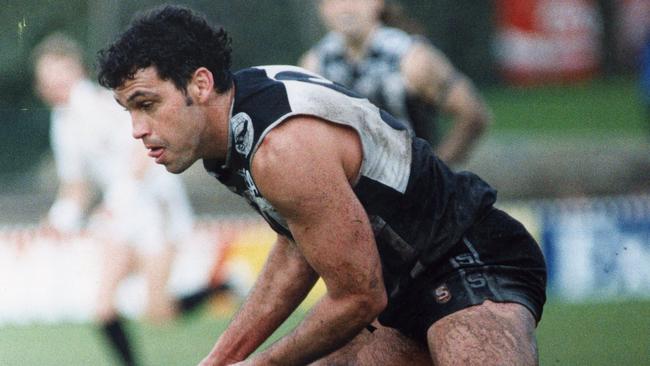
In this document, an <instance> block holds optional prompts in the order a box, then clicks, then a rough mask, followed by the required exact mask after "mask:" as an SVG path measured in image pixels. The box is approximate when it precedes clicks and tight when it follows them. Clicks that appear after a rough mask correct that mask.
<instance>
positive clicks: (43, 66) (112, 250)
mask: <svg viewBox="0 0 650 366" xmlns="http://www.w3.org/2000/svg"><path fill="white" fill-rule="evenodd" d="M34 67H35V73H36V89H37V91H38V94H39V95H40V96H41V98H42V99H43V101H45V102H46V103H47V104H48V105H49V106H50V107H51V108H52V114H51V117H52V118H51V123H52V124H51V145H52V149H53V152H54V157H55V161H56V169H57V174H58V178H59V188H58V194H57V197H56V200H55V202H54V204H53V205H52V206H51V208H50V210H49V213H48V215H47V218H46V220H45V226H46V227H47V228H48V229H49V231H50V232H52V233H55V234H56V235H63V236H64V235H71V234H75V233H78V232H79V231H81V230H82V228H83V229H87V231H88V232H89V233H90V234H91V235H94V236H95V237H97V238H99V239H100V240H101V243H102V249H103V252H102V259H103V260H102V266H103V268H102V270H101V279H100V284H99V291H98V298H97V320H98V321H99V322H100V323H101V325H102V329H103V331H104V332H105V333H106V335H107V336H108V339H109V341H110V343H111V345H112V346H113V348H115V350H116V351H117V354H118V355H119V356H120V359H121V360H122V361H123V363H124V364H125V365H133V364H136V362H135V356H134V355H133V352H132V350H131V347H130V345H129V342H128V338H127V336H126V333H125V332H124V329H123V326H122V322H121V320H120V317H119V316H118V314H117V312H116V307H115V297H116V293H117V289H118V286H119V284H120V282H121V280H122V279H124V278H125V277H126V276H127V275H128V274H129V273H130V272H131V271H132V270H133V269H134V268H135V266H136V265H140V268H141V269H142V271H143V274H144V276H145V278H146V282H147V292H148V299H147V300H148V301H147V309H146V315H147V317H148V318H149V319H152V320H155V321H163V320H166V319H169V318H171V317H172V316H174V314H176V312H177V310H182V308H183V303H182V301H181V302H176V300H175V299H173V298H172V296H171V295H170V294H169V293H168V291H167V280H168V277H169V275H170V270H171V265H172V261H173V254H174V245H176V244H177V243H179V242H180V241H181V240H183V238H186V237H188V235H189V234H190V233H191V231H192V227H193V212H192V208H191V205H190V203H189V200H188V197H187V195H186V192H185V188H184V186H183V183H182V181H181V179H180V177H178V176H174V175H172V174H169V173H167V172H166V171H165V169H164V168H163V167H160V166H156V164H154V163H153V162H152V161H151V159H149V158H148V157H147V156H146V150H145V149H144V148H143V147H142V145H140V144H137V143H136V141H135V140H134V139H133V138H131V137H130V120H129V115H128V114H127V113H126V112H125V111H123V110H122V109H121V108H120V107H119V106H118V105H117V103H115V101H114V100H113V96H112V94H111V93H110V92H108V91H106V90H104V89H102V88H99V87H98V86H97V85H95V84H93V83H92V82H90V81H89V80H88V79H87V75H86V72H85V69H84V66H83V61H82V53H81V50H80V47H79V46H78V44H77V43H75V41H73V40H71V39H70V38H68V37H67V36H65V35H63V34H58V33H57V34H53V35H51V36H49V37H47V38H46V39H44V40H43V41H42V42H41V43H40V44H39V45H38V46H37V47H36V49H35V50H34ZM94 193H99V194H101V199H100V200H95V199H94ZM97 201H99V203H98V204H97V205H93V203H95V202H97ZM91 208H94V209H92V210H91ZM89 211H90V212H89ZM179 307H180V309H179Z"/></svg>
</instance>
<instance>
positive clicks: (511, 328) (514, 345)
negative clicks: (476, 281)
mask: <svg viewBox="0 0 650 366" xmlns="http://www.w3.org/2000/svg"><path fill="white" fill-rule="evenodd" d="M427 339H428V344H429V350H430V352H431V358H432V360H433V362H434V364H435V365H437V366H452V365H467V366H471V365H477V366H479V365H480V366H489V365H522V366H524V365H526V366H528V365H537V364H538V356H537V345H536V341H535V318H534V317H533V315H532V314H531V313H530V311H528V309H526V308H525V307H524V306H523V305H520V304H516V303H496V302H492V301H489V300H487V301H486V302H485V303H483V304H481V305H476V306H472V307H469V308H467V309H464V310H461V311H458V312H456V313H453V314H451V315H448V316H446V317H444V318H442V319H441V320H439V321H437V322H436V323H435V324H433V325H432V326H431V328H429V331H428V334H427Z"/></svg>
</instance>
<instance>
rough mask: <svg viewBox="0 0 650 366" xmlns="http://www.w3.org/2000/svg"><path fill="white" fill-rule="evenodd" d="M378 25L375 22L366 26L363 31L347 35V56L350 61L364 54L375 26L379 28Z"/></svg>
mask: <svg viewBox="0 0 650 366" xmlns="http://www.w3.org/2000/svg"><path fill="white" fill-rule="evenodd" d="M379 25H380V24H379V23H375V24H373V25H372V26H371V27H368V29H366V30H365V31H364V32H360V33H359V34H357V35H356V36H348V37H346V38H345V42H346V45H347V56H348V58H349V59H350V60H351V61H353V62H357V61H360V60H361V59H362V58H364V57H365V56H366V53H367V51H368V48H369V47H370V43H371V42H372V38H373V36H374V34H375V31H376V30H377V28H379Z"/></svg>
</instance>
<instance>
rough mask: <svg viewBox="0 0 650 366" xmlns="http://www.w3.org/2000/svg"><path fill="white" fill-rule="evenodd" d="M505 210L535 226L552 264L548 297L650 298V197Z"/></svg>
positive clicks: (520, 205) (571, 201) (564, 201)
mask: <svg viewBox="0 0 650 366" xmlns="http://www.w3.org/2000/svg"><path fill="white" fill-rule="evenodd" d="M506 210H507V211H508V212H510V213H511V214H512V215H513V216H515V217H518V218H520V219H521V220H522V221H523V222H524V224H525V225H526V226H527V227H529V228H533V230H531V232H532V233H533V235H534V236H536V237H537V239H538V241H539V242H540V244H541V246H542V250H543V252H544V255H545V257H546V263H547V265H548V270H549V272H548V275H549V278H548V280H549V291H548V292H549V295H551V296H553V297H555V298H560V299H563V300H567V301H615V300H625V299H630V298H650V196H628V197H612V198H599V199H594V198H585V199H562V200H552V201H540V202H528V203H518V204H515V205H513V206H512V207H507V208H506ZM522 213H524V215H523V216H522Z"/></svg>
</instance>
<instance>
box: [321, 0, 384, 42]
mask: <svg viewBox="0 0 650 366" xmlns="http://www.w3.org/2000/svg"><path fill="white" fill-rule="evenodd" d="M383 6H384V4H383V1H381V0H321V1H320V12H321V16H322V18H323V21H324V22H325V25H326V26H327V27H328V28H329V29H331V30H333V31H335V32H339V33H342V34H343V35H344V36H346V37H350V38H364V37H366V36H367V34H368V33H369V32H370V30H371V29H372V27H374V26H375V24H376V23H377V22H378V19H379V13H380V12H381V9H382V8H383Z"/></svg>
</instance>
